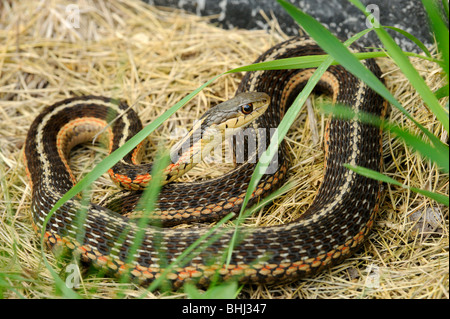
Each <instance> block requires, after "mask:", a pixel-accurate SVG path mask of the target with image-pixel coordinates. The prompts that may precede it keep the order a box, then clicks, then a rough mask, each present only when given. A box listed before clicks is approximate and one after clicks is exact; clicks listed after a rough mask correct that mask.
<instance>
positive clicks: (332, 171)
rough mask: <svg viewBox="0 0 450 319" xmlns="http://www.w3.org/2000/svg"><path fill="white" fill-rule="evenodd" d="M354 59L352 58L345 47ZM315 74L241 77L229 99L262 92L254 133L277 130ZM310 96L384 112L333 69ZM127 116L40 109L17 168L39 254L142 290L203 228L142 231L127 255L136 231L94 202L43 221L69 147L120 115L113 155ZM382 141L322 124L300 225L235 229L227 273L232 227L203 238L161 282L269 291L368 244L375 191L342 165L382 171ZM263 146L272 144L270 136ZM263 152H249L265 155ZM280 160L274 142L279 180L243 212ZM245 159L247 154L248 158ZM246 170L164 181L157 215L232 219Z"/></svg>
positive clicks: (81, 105)
mask: <svg viewBox="0 0 450 319" xmlns="http://www.w3.org/2000/svg"><path fill="white" fill-rule="evenodd" d="M351 50H353V51H360V50H361V49H360V48H359V47H358V46H356V45H352V46H351ZM315 54H324V52H323V50H322V49H321V48H320V47H319V46H318V45H317V44H316V43H315V42H314V41H313V40H312V39H309V38H305V37H296V38H292V39H290V40H287V41H285V42H282V43H280V44H278V45H276V46H274V47H272V48H271V49H269V50H268V51H266V52H265V53H264V54H262V55H261V56H260V57H259V58H258V59H257V61H256V62H262V61H269V60H275V59H281V58H288V57H296V56H303V55H315ZM362 63H363V64H365V66H366V67H367V68H368V69H369V70H371V71H372V72H373V73H374V74H375V75H376V76H378V77H380V74H381V72H380V70H379V68H378V66H377V64H376V63H375V61H374V60H370V59H369V60H364V61H362ZM313 71H314V69H301V70H273V71H272V70H271V71H255V72H249V73H247V74H246V75H245V76H244V78H243V80H242V82H241V84H240V86H239V88H238V92H243V91H258V92H266V93H267V94H268V95H269V96H270V97H271V101H272V102H271V104H270V106H269V107H268V109H267V111H266V112H265V114H263V115H262V116H261V117H260V118H258V119H257V120H256V121H255V125H254V127H255V128H263V129H270V128H276V127H277V126H278V124H279V122H280V121H281V119H282V116H283V114H284V112H285V111H286V109H287V108H288V107H289V105H290V104H291V103H292V102H293V100H294V99H295V97H296V95H297V94H298V93H299V92H300V91H301V89H302V88H303V87H304V85H305V84H306V82H307V80H308V79H309V77H310V76H311V74H312V73H313ZM317 89H318V90H320V91H322V92H325V93H328V94H330V95H331V96H332V97H333V101H334V102H336V103H340V104H344V105H348V106H349V107H351V108H352V109H353V110H354V111H355V112H368V113H371V114H373V115H376V116H383V115H384V111H385V106H386V104H385V102H384V100H383V99H382V98H381V97H380V96H378V95H377V94H376V93H375V92H373V91H372V90H371V89H370V88H368V87H367V86H366V85H365V84H364V83H363V82H361V81H360V80H359V79H357V78H356V77H354V76H353V75H351V74H350V73H349V72H347V71H346V70H345V69H344V68H343V67H342V66H339V65H337V66H330V68H329V69H328V70H327V71H326V73H325V74H324V76H323V77H322V78H321V80H320V81H319V83H318V86H317ZM127 108H128V107H127V105H126V104H125V103H123V102H119V101H117V100H114V99H109V98H106V97H95V96H83V97H77V98H71V99H67V100H64V101H61V102H58V103H56V104H54V105H52V106H49V107H47V108H46V109H45V110H44V111H43V112H42V113H41V114H40V115H39V116H38V117H37V118H36V119H35V121H34V122H33V123H32V125H31V127H30V130H29V133H28V136H27V140H26V146H25V163H26V168H27V174H28V175H29V178H30V180H31V186H32V204H31V210H32V215H33V224H34V225H35V228H36V230H37V231H39V232H40V231H41V230H42V228H43V227H45V236H44V239H45V241H46V243H47V245H48V246H50V247H54V246H62V247H65V248H68V249H69V250H71V251H73V252H74V253H75V254H78V255H79V256H80V258H81V260H83V261H87V262H90V263H92V264H93V265H95V266H96V267H99V268H101V269H103V270H105V271H106V272H107V273H110V274H113V275H118V276H120V275H123V274H125V273H128V274H130V275H131V277H132V278H133V279H135V280H137V281H138V282H139V283H141V284H144V285H146V284H149V283H150V282H152V281H153V280H154V279H155V278H158V277H159V276H160V275H161V273H162V272H163V271H164V269H165V267H164V266H162V265H167V264H170V263H172V262H174V261H175V260H176V259H177V258H178V257H180V255H181V254H182V253H183V252H184V251H185V250H186V249H187V248H188V247H189V246H190V245H192V244H193V243H194V242H195V241H196V240H198V239H199V238H202V236H207V233H208V230H209V229H208V228H206V227H192V228H187V229H171V228H165V229H162V228H158V227H152V226H148V227H146V228H145V229H143V239H142V242H141V244H140V245H139V247H138V249H137V250H136V251H135V252H134V255H133V256H129V252H130V247H132V245H133V240H134V239H135V236H136V234H137V232H138V231H140V230H141V229H140V228H139V227H138V226H137V223H135V222H134V221H132V220H130V219H129V218H127V217H126V216H124V215H123V214H119V213H118V212H116V211H113V210H111V209H109V208H106V207H104V206H101V205H98V204H94V203H89V204H88V205H87V206H86V204H82V202H81V200H80V199H79V198H76V197H75V198H72V199H71V200H69V201H67V202H66V203H65V204H64V205H63V206H61V207H60V208H59V209H58V210H56V212H55V213H54V214H53V215H52V216H51V217H50V218H49V220H48V222H47V223H45V219H46V218H47V214H48V212H49V211H50V210H51V208H52V207H53V206H54V205H55V203H56V202H57V201H58V200H59V199H60V198H61V197H62V196H63V195H64V193H66V192H67V191H68V190H69V189H70V188H71V187H72V186H73V185H74V183H75V181H74V178H73V176H72V173H71V172H70V169H69V166H68V164H67V159H66V158H67V155H68V151H69V150H70V148H71V147H72V146H74V145H75V144H77V143H79V142H80V141H83V140H85V136H88V135H89V136H91V135H92V131H95V132H98V131H100V130H102V129H103V128H104V127H106V126H107V125H108V123H109V122H111V121H112V120H113V119H115V118H116V117H117V115H118V114H122V113H123V115H122V116H121V117H119V118H118V119H116V120H115V121H114V123H113V124H112V125H111V126H109V127H108V128H107V129H106V130H105V133H104V134H103V135H102V137H101V138H100V139H102V140H103V143H104V144H105V145H107V147H109V149H110V151H113V150H114V149H116V148H118V147H120V146H121V145H123V144H124V143H125V142H126V141H127V140H128V139H129V138H131V137H132V136H133V135H134V134H136V133H137V132H138V131H139V130H140V129H141V127H142V124H141V122H140V120H139V118H138V117H137V115H136V114H135V113H134V112H133V111H128V112H125V113H124V111H125V110H127ZM381 134H382V133H381V130H380V129H379V128H377V127H374V126H372V125H368V124H363V123H360V122H358V121H356V120H343V119H337V118H332V119H330V121H329V124H328V126H327V129H326V139H325V141H326V142H325V151H326V156H325V169H324V177H323V181H322V183H321V186H320V188H319V190H318V193H317V195H316V197H315V199H314V201H313V202H312V203H311V205H310V206H309V208H308V209H307V211H306V212H305V213H304V214H303V215H302V216H301V218H299V219H298V220H296V221H293V222H291V223H288V224H285V225H277V226H270V227H260V228H239V230H238V232H239V236H238V238H239V241H238V243H237V245H236V246H235V247H234V249H233V252H232V255H231V259H230V260H231V261H230V263H229V264H228V265H223V262H222V260H223V259H222V256H223V254H224V252H225V251H226V250H227V249H228V245H229V243H230V240H231V238H232V237H233V233H234V231H235V230H234V228H229V229H228V228H222V229H220V234H219V235H216V234H215V233H214V234H212V235H208V236H207V237H206V238H203V242H205V243H208V245H207V246H205V247H201V248H202V249H201V251H200V252H199V253H198V254H196V255H195V256H194V257H193V258H192V259H190V260H189V261H187V262H184V263H183V264H182V265H176V266H175V267H173V268H172V269H171V271H170V272H168V273H167V274H166V276H167V280H168V281H169V282H170V283H171V284H172V285H173V286H174V287H180V286H182V285H183V283H184V282H186V281H189V280H194V281H195V282H196V283H197V284H198V285H208V284H209V283H210V281H211V278H213V277H214V278H218V279H223V280H227V279H231V278H236V279H237V280H239V282H242V283H269V284H270V283H279V282H285V281H293V280H297V279H299V278H302V277H305V276H310V275H313V274H315V273H317V272H319V271H321V270H323V269H325V268H327V267H331V266H333V265H335V264H337V263H339V262H341V261H342V260H343V259H345V258H346V257H348V256H349V255H350V254H352V253H353V252H354V251H355V250H356V249H357V248H358V247H359V246H360V244H361V243H362V242H363V240H364V239H365V238H366V237H367V234H368V233H369V230H370V229H371V227H372V225H373V222H374V217H375V214H376V211H377V209H378V206H379V199H380V193H381V186H380V184H379V182H377V181H374V180H372V179H369V178H366V177H363V176H360V175H357V174H356V173H354V172H352V171H350V170H348V169H346V168H345V167H344V166H343V164H344V163H349V164H352V165H359V166H363V167H366V168H369V169H373V170H377V171H379V170H380V168H381V164H382V138H381V136H382V135H381ZM268 140H270V136H267V141H268ZM263 144H264V143H260V145H259V146H258V147H264V146H263ZM266 145H267V144H266ZM286 154H287V152H286V146H285V144H284V142H283V143H281V145H280V146H279V149H278V154H277V161H276V163H275V164H276V171H275V172H274V173H273V174H265V175H263V177H262V179H261V181H260V182H259V184H258V186H257V188H256V189H255V191H254V192H253V194H252V199H251V201H250V203H249V204H250V205H251V204H252V203H256V202H257V201H258V200H260V199H261V198H262V197H264V196H266V195H268V194H270V193H271V192H272V191H273V190H274V189H276V188H278V187H279V186H280V185H282V183H283V181H284V180H285V178H286V175H287V173H288V166H289V161H288V156H287V155H286ZM252 156H253V155H252V154H245V159H246V160H248V159H249V158H251V157H252ZM135 157H136V151H133V152H131V153H130V154H128V155H127V156H125V157H124V159H123V160H121V161H120V162H119V163H118V164H116V165H117V167H115V168H113V170H114V172H116V175H120V176H123V179H124V181H125V182H130V181H136V180H139V179H140V178H142V176H144V175H145V174H148V171H149V166H147V167H145V165H144V166H139V165H136V163H135ZM254 166H255V164H254V163H252V162H251V161H244V163H242V164H239V165H238V166H237V167H236V168H235V169H234V170H233V171H231V172H229V173H227V174H225V175H223V176H221V177H220V178H215V179H211V180H206V181H201V182H195V183H172V184H168V185H166V186H164V187H163V188H162V191H161V194H160V196H159V202H158V210H157V211H156V212H155V213H157V214H158V216H159V217H160V218H161V220H162V221H165V222H167V224H168V225H170V224H176V223H179V222H185V221H201V222H203V221H209V220H214V219H220V218H221V217H223V216H225V215H227V214H228V213H230V212H238V211H239V210H240V206H241V203H242V201H243V198H244V196H245V192H246V189H247V186H248V183H249V180H250V177H251V175H252V173H253V169H254ZM143 167H144V168H143ZM127 170H128V171H127ZM145 170H146V171H145ZM114 172H113V173H114ZM122 202H123V203H124V202H125V203H126V202H127V201H126V200H123V201H122ZM131 206H133V204H131ZM133 207H134V206H133ZM82 208H83V209H87V214H86V216H85V219H84V220H82V221H81V223H80V221H79V220H77V217H78V216H79V213H78V212H79V211H80V209H82ZM44 225H45V226H44ZM80 234H81V235H80ZM214 236H215V237H214ZM208 240H209V241H208ZM130 257H132V258H130ZM130 260H131V261H130Z"/></svg>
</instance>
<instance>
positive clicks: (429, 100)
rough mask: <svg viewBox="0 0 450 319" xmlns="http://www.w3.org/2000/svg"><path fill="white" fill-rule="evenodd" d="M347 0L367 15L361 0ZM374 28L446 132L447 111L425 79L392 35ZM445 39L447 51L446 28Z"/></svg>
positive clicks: (445, 57) (381, 29)
mask: <svg viewBox="0 0 450 319" xmlns="http://www.w3.org/2000/svg"><path fill="white" fill-rule="evenodd" d="M349 1H350V2H351V3H353V4H354V5H355V6H356V7H357V8H358V9H360V10H361V11H362V12H363V13H364V14H365V15H366V16H368V13H367V12H366V11H365V6H364V5H363V4H362V3H361V1H359V0H349ZM423 2H427V3H428V4H429V3H431V1H423ZM424 5H425V4H424ZM427 6H428V5H425V7H426V8H427ZM432 7H433V6H432ZM433 8H434V7H433ZM374 30H375V32H376V33H377V35H378V38H379V39H380V40H381V42H382V43H383V44H384V47H385V49H386V51H387V52H388V53H389V55H390V56H391V58H392V59H393V60H394V61H395V63H396V64H397V65H398V67H399V68H400V69H401V70H402V72H403V74H404V75H405V76H406V77H407V78H408V79H409V81H410V83H411V84H412V86H413V87H414V88H415V89H416V90H417V92H418V93H419V94H420V96H421V97H422V99H423V100H424V102H425V103H426V104H427V105H428V107H429V108H430V110H431V111H432V112H433V113H434V115H435V116H436V117H437V119H438V120H439V121H440V122H441V123H442V125H443V126H444V128H445V130H446V131H447V132H449V131H450V126H449V117H448V112H446V110H445V109H444V108H443V107H442V106H441V105H440V104H439V101H438V99H437V98H436V96H435V95H434V94H433V92H432V91H431V90H430V88H429V87H428V85H427V84H426V83H425V80H424V79H423V78H422V77H421V76H420V74H419V72H417V70H416V69H415V68H414V67H413V65H412V64H411V62H410V61H409V59H408V58H407V57H406V56H405V55H404V54H403V51H402V50H401V49H400V47H399V46H398V45H397V43H395V41H394V39H392V37H391V36H390V35H389V33H388V32H387V31H386V30H385V29H383V28H375V29H374ZM441 41H443V40H442V39H441ZM446 41H447V42H446V43H447V51H448V30H447V40H446ZM442 45H445V44H442ZM438 46H439V39H438ZM444 51H445V50H444ZM443 58H444V60H445V59H447V66H446V68H447V69H445V65H444V70H445V72H446V73H447V74H448V55H447V56H445V55H444V53H443ZM444 63H445V62H444ZM366 83H367V82H366ZM367 84H369V83H367ZM377 92H378V91H377ZM427 136H428V135H427ZM428 137H430V136H428ZM436 139H437V138H436ZM432 140H435V139H432ZM433 143H434V142H433ZM440 144H442V143H440Z"/></svg>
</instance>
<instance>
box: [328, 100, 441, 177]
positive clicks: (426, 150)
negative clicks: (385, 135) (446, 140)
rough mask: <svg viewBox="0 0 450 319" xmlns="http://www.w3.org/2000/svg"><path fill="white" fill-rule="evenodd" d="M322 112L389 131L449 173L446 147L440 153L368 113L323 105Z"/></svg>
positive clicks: (339, 106)
mask: <svg viewBox="0 0 450 319" xmlns="http://www.w3.org/2000/svg"><path fill="white" fill-rule="evenodd" d="M322 112H324V113H325V114H333V115H334V116H338V117H340V118H344V119H355V118H356V119H357V120H359V121H361V122H363V123H368V124H372V125H375V126H379V127H382V128H383V130H387V131H390V132H392V133H394V134H395V135H397V136H398V137H400V138H401V139H402V140H403V141H405V143H406V144H407V145H408V146H410V147H411V148H413V149H414V150H416V151H418V152H419V153H420V154H421V155H422V156H423V157H425V158H427V159H429V160H431V161H433V162H435V163H436V164H437V165H438V166H439V167H440V168H441V169H442V170H443V171H444V172H446V173H448V172H449V157H448V152H449V149H448V147H447V149H446V150H445V151H444V152H441V151H440V149H438V148H436V147H433V145H430V144H428V143H426V142H424V141H423V139H422V138H420V137H418V136H415V135H414V134H412V133H410V132H408V131H407V130H404V129H402V128H400V127H399V126H397V125H395V124H393V123H390V122H387V121H386V120H384V119H380V118H378V117H376V116H373V115H371V114H368V113H361V112H359V113H358V114H356V113H355V112H353V110H351V109H349V108H348V107H345V106H342V105H335V106H331V105H323V106H322Z"/></svg>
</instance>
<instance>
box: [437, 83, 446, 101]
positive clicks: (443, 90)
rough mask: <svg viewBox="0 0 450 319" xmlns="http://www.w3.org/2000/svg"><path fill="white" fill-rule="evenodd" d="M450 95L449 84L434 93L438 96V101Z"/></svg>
mask: <svg viewBox="0 0 450 319" xmlns="http://www.w3.org/2000/svg"><path fill="white" fill-rule="evenodd" d="M448 94H449V92H448V83H447V84H446V85H444V86H443V87H441V88H439V89H438V90H437V91H436V92H434V95H436V98H437V99H442V98H443V97H446V96H448Z"/></svg>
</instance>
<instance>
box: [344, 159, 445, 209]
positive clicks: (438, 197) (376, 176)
mask: <svg viewBox="0 0 450 319" xmlns="http://www.w3.org/2000/svg"><path fill="white" fill-rule="evenodd" d="M344 166H345V167H347V168H348V169H350V170H352V171H354V172H356V173H358V174H360V175H363V176H366V177H369V178H372V179H375V180H378V181H381V182H385V183H389V184H393V185H397V186H400V187H403V188H406V189H409V190H411V191H413V192H415V193H419V194H421V195H424V196H426V197H429V198H431V199H433V200H435V201H436V202H438V203H441V204H444V205H446V206H449V198H448V196H445V195H442V194H438V193H435V192H430V191H427V190H425V189H420V188H416V187H409V186H406V185H404V184H402V183H400V182H398V181H396V180H395V179H393V178H390V177H389V176H386V175H383V174H381V173H379V172H377V171H373V170H371V169H368V168H365V167H361V166H352V165H348V164H344Z"/></svg>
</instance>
